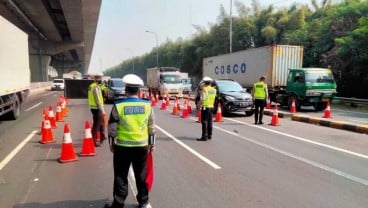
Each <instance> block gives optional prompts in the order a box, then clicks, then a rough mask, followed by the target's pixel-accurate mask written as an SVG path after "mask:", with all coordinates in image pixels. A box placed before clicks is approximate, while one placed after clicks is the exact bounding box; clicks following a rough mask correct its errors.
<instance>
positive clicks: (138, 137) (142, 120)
mask: <svg viewBox="0 0 368 208" xmlns="http://www.w3.org/2000/svg"><path fill="white" fill-rule="evenodd" d="M115 106H116V109H117V112H118V114H119V125H118V127H117V139H116V142H115V144H116V145H119V146H125V147H142V146H147V145H148V119H149V117H150V115H151V105H150V102H149V101H148V100H142V99H139V98H126V99H123V100H121V101H119V102H117V103H116V104H115Z"/></svg>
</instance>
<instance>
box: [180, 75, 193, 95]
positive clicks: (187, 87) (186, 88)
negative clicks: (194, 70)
mask: <svg viewBox="0 0 368 208" xmlns="http://www.w3.org/2000/svg"><path fill="white" fill-rule="evenodd" d="M181 84H182V89H183V94H189V93H190V92H191V91H192V79H191V78H190V77H189V75H188V72H182V73H181Z"/></svg>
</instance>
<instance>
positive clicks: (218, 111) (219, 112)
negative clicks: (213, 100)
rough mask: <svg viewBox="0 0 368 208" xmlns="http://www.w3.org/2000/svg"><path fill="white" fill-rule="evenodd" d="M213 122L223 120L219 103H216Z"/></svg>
mask: <svg viewBox="0 0 368 208" xmlns="http://www.w3.org/2000/svg"><path fill="white" fill-rule="evenodd" d="M215 122H223V120H222V112H221V103H218V105H217V112H216V118H215Z"/></svg>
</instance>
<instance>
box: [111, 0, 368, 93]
mask: <svg viewBox="0 0 368 208" xmlns="http://www.w3.org/2000/svg"><path fill="white" fill-rule="evenodd" d="M259 2H260V1H259V0H252V4H251V5H246V4H244V3H242V2H240V1H235V2H234V4H235V8H236V10H237V14H238V15H236V16H232V34H233V36H232V52H236V51H241V50H246V49H249V48H257V47H262V46H266V45H271V44H280V45H301V46H303V47H304V57H303V66H304V67H329V68H331V69H332V71H333V74H334V76H335V79H336V82H337V86H338V88H337V91H338V95H339V96H342V97H357V98H368V90H367V89H368V47H367V46H368V0H345V1H343V2H340V3H335V4H333V3H332V2H331V0H323V1H322V2H321V3H317V2H316V0H311V5H312V6H308V5H307V4H306V5H301V4H294V5H291V6H290V7H288V8H281V9H276V8H275V7H274V6H273V5H270V6H268V7H267V8H261V7H260V4H259ZM194 27H195V29H196V33H195V34H194V35H193V36H192V37H191V38H189V39H187V40H184V39H182V38H179V39H177V40H175V41H172V40H167V41H166V42H165V43H163V44H161V45H160V46H158V49H156V48H153V49H152V51H151V52H149V53H146V54H144V55H142V56H139V57H134V58H132V59H129V60H125V61H123V62H122V63H121V64H119V65H117V66H114V67H111V68H109V69H107V70H105V71H104V74H105V75H109V76H112V77H122V76H124V75H125V74H128V73H132V72H133V71H132V66H133V64H134V72H135V73H136V74H138V75H139V76H141V77H142V78H143V79H144V80H145V78H146V68H150V67H155V66H156V50H158V53H159V65H160V66H173V67H178V68H180V69H181V70H182V71H183V72H188V73H189V74H190V75H191V76H192V77H193V81H194V83H197V82H198V81H199V80H200V79H201V78H202V60H203V58H205V57H211V56H216V55H220V54H226V53H229V52H230V51H229V50H230V40H229V31H230V15H229V14H227V13H226V11H225V9H224V7H223V6H222V5H221V6H220V12H219V16H218V17H217V21H216V23H212V24H210V25H209V29H206V28H204V27H202V26H196V25H194Z"/></svg>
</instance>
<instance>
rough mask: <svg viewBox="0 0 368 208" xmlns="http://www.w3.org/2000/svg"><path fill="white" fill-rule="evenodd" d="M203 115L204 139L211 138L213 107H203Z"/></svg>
mask: <svg viewBox="0 0 368 208" xmlns="http://www.w3.org/2000/svg"><path fill="white" fill-rule="evenodd" d="M201 116H202V139H211V137H212V122H213V121H212V119H213V108H207V107H202V109H201Z"/></svg>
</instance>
